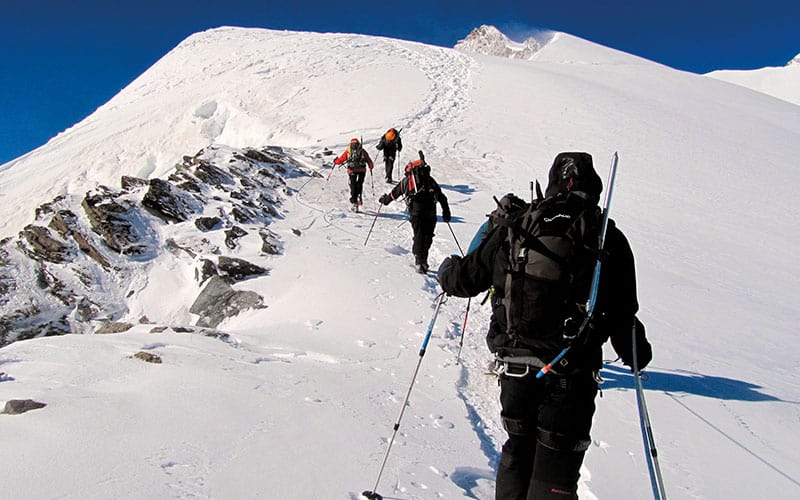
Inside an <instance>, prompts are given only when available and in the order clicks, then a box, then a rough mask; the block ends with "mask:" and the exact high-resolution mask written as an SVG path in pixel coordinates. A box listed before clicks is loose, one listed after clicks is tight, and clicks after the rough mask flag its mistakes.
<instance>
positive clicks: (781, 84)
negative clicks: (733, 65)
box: [706, 54, 800, 105]
mask: <svg viewBox="0 0 800 500" xmlns="http://www.w3.org/2000/svg"><path fill="white" fill-rule="evenodd" d="M706 76H710V77H711V78H716V79H717V80H723V81H726V82H729V83H734V84H736V85H739V86H741V87H746V88H749V89H751V90H755V91H757V92H761V93H762V94H767V95H770V96H772V97H777V98H778V99H783V100H784V101H788V102H791V103H793V104H797V105H800V54H797V55H796V56H795V57H794V58H793V59H792V60H791V61H789V62H788V63H786V65H785V66H781V67H775V66H768V67H766V68H760V69H753V70H720V71H712V72H711V73H707V74H706Z"/></svg>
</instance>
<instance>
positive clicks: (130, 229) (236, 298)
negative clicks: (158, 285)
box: [0, 146, 318, 346]
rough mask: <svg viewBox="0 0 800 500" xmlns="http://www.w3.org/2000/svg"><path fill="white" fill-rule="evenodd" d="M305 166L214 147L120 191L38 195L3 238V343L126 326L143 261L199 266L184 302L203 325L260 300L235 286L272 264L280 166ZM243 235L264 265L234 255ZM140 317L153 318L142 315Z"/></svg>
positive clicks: (269, 153)
mask: <svg viewBox="0 0 800 500" xmlns="http://www.w3.org/2000/svg"><path fill="white" fill-rule="evenodd" d="M307 175H312V174H309V173H307V172H305V171H304V170H303V168H301V166H300V165H299V164H298V163H297V162H296V161H295V160H294V159H293V158H291V156H289V155H288V154H286V153H285V152H283V151H282V150H281V149H280V148H266V149H262V150H257V149H233V148H227V147H222V146H213V147H209V148H206V149H204V150H201V151H200V152H199V153H197V154H196V155H194V156H185V157H184V158H183V162H182V163H181V164H179V165H176V168H175V171H174V173H172V174H171V175H170V176H169V177H168V178H167V179H159V178H154V179H150V180H149V181H146V180H143V179H138V178H134V177H128V176H123V177H122V179H121V186H122V188H121V189H119V190H117V189H113V188H110V187H107V186H102V185H101V186H99V187H98V188H96V189H93V190H92V191H90V192H87V193H86V195H85V197H84V198H83V199H82V200H75V199H72V198H70V197H66V196H60V197H57V198H56V199H54V200H52V201H51V202H50V203H46V204H43V205H41V206H40V207H39V208H38V209H37V211H36V220H35V221H34V222H33V223H31V224H29V225H27V226H26V227H25V228H24V229H23V230H22V231H21V232H20V233H19V235H18V236H17V237H16V238H6V239H5V240H3V241H2V242H0V264H2V267H0V346H3V345H6V344H9V343H11V342H14V341H16V340H22V339H27V338H33V337H38V336H45V335H57V334H66V333H92V332H93V333H107V332H119V331H125V330H127V329H129V328H131V327H132V325H130V324H124V323H117V322H116V320H117V319H119V318H121V317H122V316H124V315H126V314H128V313H131V312H133V311H131V307H130V305H129V300H130V299H131V298H133V299H134V301H135V297H136V295H137V294H141V293H147V286H148V282H149V278H148V269H149V268H151V267H153V266H156V265H163V263H164V262H165V261H169V266H170V268H171V269H172V271H173V272H177V273H181V272H188V273H190V274H191V275H192V276H193V278H192V279H193V280H194V281H195V283H196V286H195V287H190V288H194V290H193V291H192V295H194V296H190V297H187V298H186V300H187V301H193V302H189V303H186V304H182V305H181V307H183V308H189V311H190V312H192V313H193V314H198V315H199V319H198V320H197V322H196V326H199V327H204V328H214V327H216V326H217V325H218V324H219V323H220V322H221V321H222V320H223V319H225V318H226V317H230V316H232V315H235V314H238V312H240V311H242V310H244V309H248V308H253V307H264V304H263V303H262V298H261V297H260V296H258V294H256V293H255V292H248V291H243V290H238V291H234V290H233V289H232V288H231V286H230V285H231V284H233V283H236V282H240V281H243V280H246V279H248V278H251V277H255V276H260V275H263V274H266V273H267V269H266V267H265V266H266V263H265V262H261V261H266V260H268V258H269V256H271V255H277V254H280V253H281V252H282V244H281V241H280V238H279V237H278V236H277V235H276V234H274V233H273V232H272V231H270V230H269V229H268V228H267V226H268V225H269V223H270V221H271V220H272V219H273V218H275V217H280V213H279V211H278V208H279V207H280V204H281V200H282V199H283V198H284V197H285V196H286V195H287V188H286V187H285V186H286V182H285V180H284V177H290V176H307ZM317 175H318V174H317ZM250 235H252V237H251V236H250ZM242 245H252V246H257V245H260V249H259V250H257V251H256V252H251V254H253V253H255V254H257V255H258V254H259V253H260V256H261V258H260V259H258V260H259V263H258V264H256V263H253V262H250V261H247V260H245V259H242V258H239V257H236V256H234V255H235V254H236V253H237V252H238V251H239V250H240V248H241V246H242ZM200 287H204V288H203V289H202V291H201V290H199V288H200ZM171 291H172V292H175V293H177V292H178V291H179V290H177V289H176V287H173V289H172V290H171ZM197 292H199V293H197ZM161 293H163V289H162V290H161ZM179 302H180V301H179ZM187 319H188V317H187ZM139 321H140V323H151V321H150V319H149V318H147V316H146V315H144V314H143V315H142V316H140V320H139ZM172 326H173V329H174V328H175V326H174V325H172ZM153 328H154V329H155V330H156V331H158V329H164V328H166V327H165V326H163V325H160V326H159V325H154V326H153Z"/></svg>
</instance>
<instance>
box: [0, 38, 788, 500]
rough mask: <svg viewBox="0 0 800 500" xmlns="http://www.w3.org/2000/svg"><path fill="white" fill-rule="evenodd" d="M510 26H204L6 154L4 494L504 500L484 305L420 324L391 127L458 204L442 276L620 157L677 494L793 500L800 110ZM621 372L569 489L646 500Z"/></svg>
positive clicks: (431, 284) (1, 374)
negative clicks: (538, 39) (572, 176)
mask: <svg viewBox="0 0 800 500" xmlns="http://www.w3.org/2000/svg"><path fill="white" fill-rule="evenodd" d="M498 33H499V32H496V31H495V30H492V29H489V28H479V29H478V30H476V31H475V32H473V35H470V36H468V37H467V38H466V39H465V40H464V41H463V42H464V43H463V44H462V43H460V44H459V48H458V50H454V49H450V48H443V47H433V46H428V45H424V44H420V43H413V42H408V41H403V40H395V39H388V38H379V37H371V36H364V35H357V34H342V33H337V34H332V33H307V32H291V31H272V30H264V29H244V28H235V27H223V28H218V29H213V30H209V31H205V32H202V33H196V34H194V35H192V36H190V37H188V38H187V39H186V40H184V41H183V42H181V43H180V44H179V45H178V46H177V47H175V48H174V49H173V50H171V51H170V52H169V53H167V54H166V55H164V57H163V58H161V60H159V61H158V62H156V63H155V64H154V65H153V66H152V67H151V68H149V69H148V70H147V71H146V72H144V73H143V74H142V75H140V76H139V77H138V78H137V79H136V80H135V81H134V82H132V83H131V84H130V85H129V86H128V87H126V88H125V89H123V90H122V91H121V92H119V94H117V95H116V96H114V97H113V98H112V99H111V100H110V101H109V102H107V103H106V104H104V105H103V106H101V107H100V108H99V109H97V110H96V111H95V112H94V113H93V114H92V115H90V116H89V117H87V118H86V119H84V120H82V121H81V122H79V123H77V124H75V125H74V126H73V127H71V128H69V129H68V130H65V131H64V132H62V133H60V134H59V135H57V136H56V137H54V138H52V139H51V140H50V141H49V142H48V143H47V144H46V145H44V146H42V147H40V148H38V149H36V150H34V151H32V152H30V153H28V154H26V155H24V156H22V157H20V158H17V159H15V160H13V161H11V162H8V163H6V164H4V165H0V198H1V199H2V203H0V345H2V348H0V409H3V408H5V413H3V414H0V427H2V431H0V434H1V435H2V446H3V451H4V461H3V467H2V468H0V485H2V491H3V496H4V498H12V499H22V498H54V497H60V498H172V497H181V498H185V497H200V498H265V499H277V498H280V499H284V498H291V499H295V498H296V499H303V498H334V499H350V500H352V499H357V498H359V496H360V493H361V492H362V491H365V490H372V489H373V488H374V489H375V491H378V492H379V493H381V494H382V495H384V498H403V499H431V498H474V499H481V500H483V499H491V498H493V496H494V481H495V473H496V470H497V463H498V460H499V456H500V448H501V446H502V444H503V442H504V440H505V437H506V435H505V432H504V430H503V428H502V424H501V419H500V414H499V405H498V387H497V380H496V378H495V377H494V376H492V375H487V374H486V366H487V363H488V362H489V361H490V360H491V356H490V354H489V352H488V350H487V348H486V344H485V340H484V335H485V333H486V328H487V324H488V322H489V317H490V308H489V306H488V305H482V304H481V301H482V299H483V296H478V297H476V298H474V299H473V300H472V301H471V303H470V304H471V306H470V308H469V310H468V314H467V301H466V300H463V299H458V298H455V297H448V298H446V299H445V301H444V303H443V304H442V307H441V310H440V312H439V315H438V317H437V319H436V321H435V323H433V324H432V325H431V323H430V322H431V320H432V318H433V313H434V309H433V306H434V304H435V303H436V299H437V296H438V294H439V292H440V288H439V286H438V283H437V282H436V279H435V278H434V276H432V275H421V274H417V273H416V272H414V268H413V256H412V255H411V228H410V227H409V226H410V224H409V223H408V221H407V215H406V213H405V210H404V207H403V206H402V203H393V204H391V205H389V206H386V207H383V206H380V211H379V205H378V203H377V200H378V198H379V197H380V196H381V195H382V194H383V193H386V192H388V191H389V190H390V189H391V188H392V186H391V185H389V184H386V183H384V182H383V181H382V177H381V175H380V169H381V168H382V165H381V163H382V162H381V160H380V156H378V154H377V150H376V148H375V145H376V144H377V142H378V140H379V138H380V137H381V135H382V134H383V133H384V132H386V131H387V129H389V128H390V127H394V128H396V129H397V130H399V131H400V133H401V134H402V140H403V144H404V149H403V151H402V152H401V154H400V158H399V163H400V166H402V165H405V164H406V163H407V162H410V161H412V160H414V159H416V158H417V157H418V152H419V151H423V152H424V154H425V157H426V159H427V161H428V163H429V164H430V165H431V167H432V173H433V175H434V176H435V178H436V180H437V181H438V182H439V184H440V185H441V188H442V191H443V192H444V193H445V194H446V196H447V198H448V200H449V204H450V210H451V212H452V220H451V222H450V224H449V225H448V224H445V223H444V222H443V221H442V220H441V219H440V220H439V222H438V225H437V227H436V235H435V238H434V242H433V246H432V248H431V253H430V257H429V260H430V263H431V269H432V270H435V269H436V268H437V266H438V264H439V263H440V262H441V261H442V260H443V259H444V258H445V257H447V256H449V255H452V254H459V253H460V252H461V249H466V248H467V247H468V245H469V242H470V240H471V238H472V237H473V235H474V234H475V232H476V230H477V229H478V227H479V226H480V225H481V224H482V223H483V222H484V221H485V220H486V215H487V214H488V213H489V212H490V211H491V210H493V209H494V207H495V202H494V200H493V197H501V196H502V195H503V194H505V193H508V192H515V193H517V195H519V196H521V197H523V198H526V199H527V198H529V197H530V196H531V185H532V184H531V183H532V181H534V180H536V179H538V180H540V181H543V182H544V181H546V177H547V172H548V169H549V167H550V165H551V163H552V161H553V158H554V157H555V156H556V155H557V154H558V153H559V152H563V151H586V152H588V153H590V154H591V155H592V156H593V158H594V166H595V168H596V170H597V171H598V173H599V174H600V176H601V177H602V178H603V179H605V178H606V176H607V174H608V170H609V166H610V161H611V158H612V155H613V154H614V153H615V152H616V153H618V154H619V169H618V172H617V182H616V184H615V188H614V191H613V193H614V196H613V202H612V205H611V217H612V218H613V219H614V220H615V222H616V224H617V225H618V227H619V228H620V229H622V230H623V231H624V232H625V234H626V236H627V237H628V238H629V240H630V244H631V247H632V249H633V252H634V255H635V259H636V271H637V279H638V288H639V290H638V295H639V302H640V312H639V317H640V318H641V320H642V321H643V322H644V324H645V325H646V327H647V335H648V338H649V339H650V341H651V342H652V344H653V352H654V356H653V361H652V363H651V364H650V365H649V366H648V369H647V371H646V372H645V373H646V375H647V377H646V380H645V382H644V384H645V389H646V395H647V404H648V409H649V412H650V417H651V424H652V427H653V430H654V436H655V440H656V444H657V446H658V456H659V459H660V463H661V469H662V472H663V475H664V484H665V485H666V492H667V496H668V497H669V498H672V499H697V498H703V499H716V498H742V499H745V498H776V499H787V500H788V499H793V498H797V497H798V495H800V473H798V471H800V434H798V433H797V432H796V428H797V423H798V422H800V405H799V404H798V402H800V385H799V384H798V383H797V373H798V369H800V366H799V365H798V359H800V348H798V344H797V342H796V340H797V339H796V337H797V318H798V317H800V306H798V304H800V296H798V288H797V279H796V276H797V275H798V272H800V269H798V264H797V251H796V249H797V248H799V247H800V234H798V232H797V231H794V230H792V228H791V220H792V214H797V213H800V202H798V197H797V196H796V193H795V186H796V185H797V181H798V171H797V167H796V165H797V158H798V157H800V106H798V105H796V104H792V103H791V102H787V101H786V100H780V99H775V98H773V97H770V96H767V95H764V94H762V93H759V92H754V91H752V90H750V89H747V88H743V87H740V86H738V85H731V84H730V83H727V82H723V81H719V80H718V79H715V78H709V77H707V76H703V75H694V74H690V73H686V72H682V71H676V70H674V69H671V68H668V67H666V66H663V65H660V64H656V63H653V62H651V61H648V60H645V59H642V58H640V57H635V56H633V55H630V54H626V53H624V52H620V51H617V50H612V49H609V48H606V47H603V46H600V45H597V44H594V43H591V42H588V41H586V40H582V39H580V38H578V37H575V36H572V35H569V34H567V33H558V34H556V35H555V36H553V37H552V38H551V39H550V40H549V41H547V43H544V44H542V45H541V46H537V45H534V44H533V43H532V42H526V43H527V45H526V44H522V45H519V46H515V45H513V44H510V43H509V42H508V41H507V39H506V38H505V36H504V35H503V36H499V35H498ZM500 35H502V33H501V34H500ZM467 42H469V43H467ZM503 47H505V49H504V48H503ZM526 47H527V48H526ZM526 51H528V52H526ZM534 51H535V57H533V58H532V59H531V57H529V55H527V54H532V53H533V52H534ZM487 54H491V55H487ZM512 54H514V55H516V56H522V57H517V58H516V59H517V60H513V61H512V60H509V58H508V57H510V56H511V55H512ZM523 54H526V55H524V56H523ZM496 55H501V56H503V57H495V56H496ZM519 59H522V60H519ZM797 68H800V66H798V65H797V64H792V65H790V66H788V67H787V68H781V69H783V70H787V73H788V71H794V70H795V69H797ZM795 88H796V87H795ZM352 138H359V139H362V140H363V143H364V145H365V147H366V149H367V151H368V152H369V154H370V155H371V156H372V157H373V158H374V159H376V168H378V172H374V173H373V176H374V177H369V174H368V177H367V179H366V182H365V185H364V199H363V202H364V204H363V207H362V209H363V213H353V212H350V211H349V208H350V204H349V201H348V194H349V192H348V185H347V176H346V175H345V174H344V173H343V171H342V169H340V168H336V169H332V166H331V161H332V159H333V158H334V157H335V156H337V155H339V154H341V153H342V151H343V150H344V148H345V147H346V146H347V144H348V143H349V141H350V139H352ZM429 325H430V326H429ZM428 331H430V332H431V337H430V343H429V344H428V345H427V354H426V355H425V357H424V360H422V361H421V364H420V365H419V372H418V374H417V376H416V379H415V380H416V382H415V384H413V385H411V384H410V381H411V376H412V372H413V370H414V368H415V367H416V366H417V363H418V362H420V346H421V343H422V341H423V339H424V338H425V335H426V332H428ZM459 353H460V354H459ZM605 357H606V360H605V364H604V368H603V370H602V371H601V372H600V376H601V377H602V378H603V379H604V382H603V383H602V385H601V389H602V394H603V397H602V398H598V399H597V401H596V402H597V412H596V414H595V416H594V420H595V423H594V426H593V429H592V441H591V444H590V447H589V449H588V452H587V455H586V459H585V461H584V464H583V467H582V470H581V478H580V484H579V495H580V498H581V499H617V498H648V497H650V496H651V494H652V493H651V486H650V480H649V477H648V468H647V459H646V457H645V455H644V453H643V451H644V450H643V443H642V435H641V430H640V426H639V419H638V413H637V403H636V397H635V394H634V391H633V387H634V382H633V378H632V375H631V373H630V371H629V370H628V369H627V368H625V367H623V366H622V365H621V364H620V363H619V362H618V361H617V360H615V358H614V356H613V354H612V353H611V351H610V350H609V351H607V352H606V356H605ZM412 388H413V392H411V394H410V399H409V402H408V405H407V406H406V407H404V408H403V409H402V410H403V412H404V413H403V418H402V422H401V423H400V425H399V427H398V429H399V430H398V434H397V438H396V440H395V442H394V446H393V448H392V449H391V453H390V454H389V456H388V460H387V462H386V468H385V470H384V471H383V474H382V476H380V481H379V482H378V484H377V485H376V484H375V483H376V478H378V477H379V476H378V472H379V471H378V468H379V466H380V464H381V462H382V460H383V458H384V453H385V451H386V449H387V447H386V445H387V440H388V439H389V437H390V436H391V435H392V430H393V427H394V425H395V423H396V422H397V420H398V414H400V413H401V403H402V402H403V400H404V397H405V396H406V394H407V393H408V391H409V390H410V389H412Z"/></svg>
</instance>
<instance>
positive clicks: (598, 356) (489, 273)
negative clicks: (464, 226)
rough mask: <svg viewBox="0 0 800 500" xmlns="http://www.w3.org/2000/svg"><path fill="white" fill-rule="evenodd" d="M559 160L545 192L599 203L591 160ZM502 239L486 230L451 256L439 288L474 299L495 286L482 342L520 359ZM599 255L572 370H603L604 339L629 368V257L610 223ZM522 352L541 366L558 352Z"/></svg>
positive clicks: (502, 231)
mask: <svg viewBox="0 0 800 500" xmlns="http://www.w3.org/2000/svg"><path fill="white" fill-rule="evenodd" d="M583 154H585V153H583ZM562 155H565V154H564V153H562ZM562 155H559V156H558V157H556V161H555V162H554V165H553V167H552V168H551V176H550V182H549V185H548V189H547V193H548V194H549V195H554V194H556V193H559V192H564V191H574V190H575V189H576V188H578V189H581V191H582V192H583V193H586V194H587V195H588V196H589V198H590V200H593V201H595V202H596V200H599V195H600V191H601V190H602V181H600V178H599V177H598V176H597V174H596V173H595V172H594V169H593V167H592V166H591V157H590V156H588V155H586V156H587V157H588V163H587V159H586V158H585V157H579V156H577V155H575V154H573V155H574V156H571V157H568V159H569V160H570V161H564V157H562ZM566 155H569V154H566ZM576 160H577V161H576ZM570 163H571V164H572V165H570ZM575 165H577V170H578V173H579V174H582V175H579V177H580V179H579V178H577V176H576V175H574V173H572V174H571V173H570V172H568V171H569V170H570V169H571V168H572V166H575ZM563 172H566V174H567V176H569V175H572V178H571V180H570V177H566V178H565V176H564V175H562V173H563ZM584 190H585V191H584ZM506 235H507V229H506V228H505V227H502V226H498V227H495V228H494V229H492V230H491V231H489V233H488V234H487V235H486V236H485V238H484V239H483V241H482V242H481V243H480V245H478V247H477V248H475V249H474V250H472V251H471V252H470V253H468V254H467V255H466V256H465V257H463V258H461V257H457V256H453V257H450V259H449V260H450V262H449V263H448V264H447V265H443V266H442V269H441V271H440V276H439V277H440V284H441V286H442V289H443V290H444V291H445V292H447V293H448V294H450V295H455V296H457V297H473V296H475V295H477V294H479V293H481V292H483V291H485V290H488V289H489V288H490V287H494V291H493V294H492V318H491V321H490V325H489V332H488V334H487V343H488V345H489V349H490V350H491V351H492V352H495V353H499V354H501V355H506V354H508V353H509V352H512V351H513V352H515V353H517V354H519V351H516V350H515V349H516V348H517V347H519V346H518V344H517V343H515V341H514V339H513V338H510V337H509V335H508V333H507V330H506V314H505V309H504V306H503V303H502V298H503V297H504V286H505V283H506V276H507V271H508V270H509V269H510V264H509V253H510V250H509V243H508V241H507V237H506ZM603 255H604V256H603V259H602V266H601V273H600V281H599V287H598V296H597V303H596V306H595V314H594V318H595V319H594V320H593V325H592V330H591V334H590V335H589V336H588V339H587V341H586V342H585V343H582V344H580V345H577V344H576V345H574V346H573V348H572V350H571V353H570V355H569V365H568V366H571V367H572V368H573V369H589V370H597V369H599V368H600V367H601V366H602V344H603V343H605V342H606V341H607V340H608V339H609V338H611V341H612V345H613V347H614V349H615V350H616V351H617V353H618V354H619V356H620V357H621V358H622V360H623V362H624V363H625V364H628V365H630V364H631V361H632V344H631V331H632V330H631V329H632V327H633V325H634V321H635V322H636V323H637V325H641V323H639V322H638V320H636V319H635V314H636V312H637V311H638V309H639V304H638V300H637V295H636V273H635V266H634V258H633V252H632V251H631V248H630V245H629V244H628V240H627V239H626V238H625V236H624V234H623V233H622V232H621V231H620V230H619V229H618V228H617V227H616V225H615V224H614V223H613V221H609V225H608V229H607V232H606V238H605V248H604V252H603ZM581 286H583V285H581ZM587 288H588V287H587ZM588 293H589V290H588V289H587V290H585V291H583V290H580V291H577V295H581V296H583V297H585V296H588ZM637 337H638V339H637V343H639V344H641V345H643V346H644V345H645V344H646V349H648V350H649V349H650V346H649V344H648V343H647V340H646V339H645V337H644V327H643V326H640V332H637ZM526 349H527V350H528V351H529V352H527V354H529V355H533V356H538V357H540V358H541V359H544V360H545V361H549V360H550V359H552V358H553V357H554V356H555V355H556V354H557V353H558V349H556V350H552V349H540V350H537V349H536V348H530V347H529V346H526ZM640 349H642V348H641V347H640ZM640 352H641V350H640ZM648 361H649V358H648Z"/></svg>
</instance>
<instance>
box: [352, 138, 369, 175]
mask: <svg viewBox="0 0 800 500" xmlns="http://www.w3.org/2000/svg"><path fill="white" fill-rule="evenodd" d="M347 161H349V162H350V168H353V169H359V168H364V167H366V165H367V162H366V160H365V159H364V148H363V147H362V146H361V143H360V142H359V141H351V142H350V146H349V153H348V154H347Z"/></svg>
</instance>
